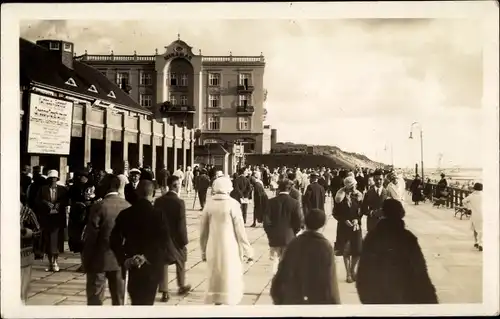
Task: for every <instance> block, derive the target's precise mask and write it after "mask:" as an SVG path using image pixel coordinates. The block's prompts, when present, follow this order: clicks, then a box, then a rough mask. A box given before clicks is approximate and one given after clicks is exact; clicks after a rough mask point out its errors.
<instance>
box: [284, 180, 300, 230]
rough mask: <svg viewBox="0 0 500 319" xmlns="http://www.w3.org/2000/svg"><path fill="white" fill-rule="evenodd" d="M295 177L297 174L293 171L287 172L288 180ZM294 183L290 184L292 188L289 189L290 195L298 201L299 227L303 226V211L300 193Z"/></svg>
mask: <svg viewBox="0 0 500 319" xmlns="http://www.w3.org/2000/svg"><path fill="white" fill-rule="evenodd" d="M296 177H297V174H296V173H294V172H289V173H288V180H290V181H295V180H296ZM296 185H297V184H296V183H293V184H292V188H291V189H290V197H291V198H293V199H295V200H296V201H298V202H299V207H300V220H301V225H302V226H301V228H303V227H304V212H303V210H302V194H301V193H300V191H299V190H298V188H297V187H296Z"/></svg>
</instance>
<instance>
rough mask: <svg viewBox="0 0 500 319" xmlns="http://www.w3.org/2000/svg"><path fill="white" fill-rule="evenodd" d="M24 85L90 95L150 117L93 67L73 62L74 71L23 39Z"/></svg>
mask: <svg viewBox="0 0 500 319" xmlns="http://www.w3.org/2000/svg"><path fill="white" fill-rule="evenodd" d="M19 51H20V52H19V53H20V74H21V84H25V85H26V84H29V83H32V82H35V83H40V84H45V85H48V86H52V87H55V88H58V89H62V90H66V91H70V92H74V93H77V94H80V95H86V96H90V97H93V98H95V99H99V100H103V101H106V102H109V103H113V104H117V105H121V106H123V107H125V108H127V109H132V110H135V111H139V112H141V113H150V111H149V110H147V109H145V108H143V107H141V106H140V105H139V104H137V103H136V102H135V101H134V100H133V99H132V98H131V97H130V96H129V95H128V94H127V93H125V92H124V91H122V90H121V89H120V88H119V87H118V86H117V85H116V84H115V83H113V82H112V81H110V80H109V79H108V78H107V77H106V76H105V75H104V74H102V73H101V72H99V71H98V70H96V69H94V68H93V67H91V66H89V65H87V64H85V63H81V62H79V61H78V60H74V61H73V69H70V68H69V67H67V66H66V65H64V64H63V63H62V61H61V58H60V57H58V56H57V55H55V54H53V52H50V51H49V50H47V49H46V48H44V47H42V46H40V45H37V44H35V43H33V42H30V41H28V40H26V39H23V38H19Z"/></svg>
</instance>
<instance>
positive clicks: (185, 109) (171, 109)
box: [160, 103, 196, 114]
mask: <svg viewBox="0 0 500 319" xmlns="http://www.w3.org/2000/svg"><path fill="white" fill-rule="evenodd" d="M160 112H162V113H165V114H169V113H195V112H196V109H195V107H194V106H192V105H180V104H170V103H164V104H162V106H161V107H160Z"/></svg>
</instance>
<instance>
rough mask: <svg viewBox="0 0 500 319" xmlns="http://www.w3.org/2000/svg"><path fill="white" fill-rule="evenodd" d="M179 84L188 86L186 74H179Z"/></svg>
mask: <svg viewBox="0 0 500 319" xmlns="http://www.w3.org/2000/svg"><path fill="white" fill-rule="evenodd" d="M181 86H188V75H187V74H183V75H181Z"/></svg>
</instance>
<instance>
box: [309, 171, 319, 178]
mask: <svg viewBox="0 0 500 319" xmlns="http://www.w3.org/2000/svg"><path fill="white" fill-rule="evenodd" d="M309 177H319V174H318V172H316V171H313V172H311V174H310V175H309Z"/></svg>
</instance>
